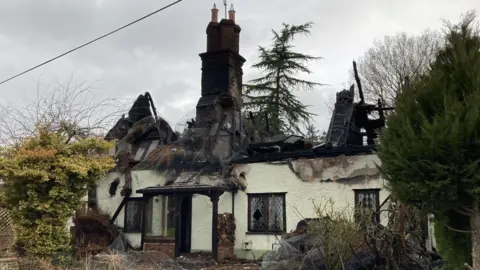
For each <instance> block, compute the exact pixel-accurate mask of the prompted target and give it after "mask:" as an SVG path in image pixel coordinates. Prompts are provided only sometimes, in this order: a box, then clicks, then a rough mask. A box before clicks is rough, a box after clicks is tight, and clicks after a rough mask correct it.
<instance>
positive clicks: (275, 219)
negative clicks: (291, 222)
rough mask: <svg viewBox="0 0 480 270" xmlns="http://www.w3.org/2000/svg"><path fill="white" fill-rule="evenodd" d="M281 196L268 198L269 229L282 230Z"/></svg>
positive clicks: (282, 198)
mask: <svg viewBox="0 0 480 270" xmlns="http://www.w3.org/2000/svg"><path fill="white" fill-rule="evenodd" d="M283 200H284V197H283V196H276V195H273V196H270V197H269V198H268V213H269V215H268V229H269V230H270V231H283V229H284V228H283V210H284V209H283Z"/></svg>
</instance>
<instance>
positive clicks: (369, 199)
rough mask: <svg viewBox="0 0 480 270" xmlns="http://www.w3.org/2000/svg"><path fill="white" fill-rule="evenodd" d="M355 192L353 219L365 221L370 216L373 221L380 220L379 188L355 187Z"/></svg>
mask: <svg viewBox="0 0 480 270" xmlns="http://www.w3.org/2000/svg"><path fill="white" fill-rule="evenodd" d="M354 192H355V220H356V221H357V222H361V223H363V222H366V220H365V219H366V218H367V217H371V218H372V221H373V222H377V223H378V222H380V212H379V208H380V189H356V190H354Z"/></svg>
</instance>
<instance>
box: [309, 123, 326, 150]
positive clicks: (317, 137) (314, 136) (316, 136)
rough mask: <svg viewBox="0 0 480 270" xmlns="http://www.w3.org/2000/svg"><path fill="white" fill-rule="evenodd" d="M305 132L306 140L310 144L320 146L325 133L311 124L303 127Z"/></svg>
mask: <svg viewBox="0 0 480 270" xmlns="http://www.w3.org/2000/svg"><path fill="white" fill-rule="evenodd" d="M305 129H306V130H307V132H306V134H305V135H306V139H307V140H309V141H310V142H312V143H313V144H314V145H318V144H321V143H323V142H324V141H325V136H326V134H327V133H326V132H325V131H324V132H320V130H318V129H317V128H316V127H315V125H314V124H313V123H308V124H307V126H306V127H305Z"/></svg>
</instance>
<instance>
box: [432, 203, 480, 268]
mask: <svg viewBox="0 0 480 270" xmlns="http://www.w3.org/2000/svg"><path fill="white" fill-rule="evenodd" d="M436 219H437V222H436V223H435V239H436V241H437V251H438V253H439V254H440V256H442V258H443V259H444V260H445V261H446V262H448V265H450V266H451V267H452V268H454V269H464V263H468V264H471V263H472V241H471V237H472V234H471V233H470V232H468V231H469V230H470V224H469V220H468V217H467V216H465V215H462V214H459V213H456V212H454V211H450V212H449V213H447V215H445V217H441V216H437V217H436ZM445 223H447V224H448V226H446V225H445ZM451 228H455V229H456V230H454V229H451ZM459 230H461V231H459ZM462 231H467V232H462Z"/></svg>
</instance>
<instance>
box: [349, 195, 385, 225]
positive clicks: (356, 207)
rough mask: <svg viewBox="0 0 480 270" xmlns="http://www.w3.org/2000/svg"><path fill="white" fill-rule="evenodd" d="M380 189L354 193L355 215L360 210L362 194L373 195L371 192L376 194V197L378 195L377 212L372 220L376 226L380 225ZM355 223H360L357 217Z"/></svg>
mask: <svg viewBox="0 0 480 270" xmlns="http://www.w3.org/2000/svg"><path fill="white" fill-rule="evenodd" d="M380 190H381V189H380V188H365V189H354V190H353V192H354V203H355V209H354V210H355V213H356V212H357V210H358V205H359V199H358V197H359V195H360V194H362V193H364V194H365V193H367V194H369V193H371V192H375V195H376V198H375V208H376V212H375V213H374V215H373V217H372V218H373V219H374V220H372V221H373V222H375V223H376V224H380ZM355 221H356V222H358V220H357V219H356V216H355Z"/></svg>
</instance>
